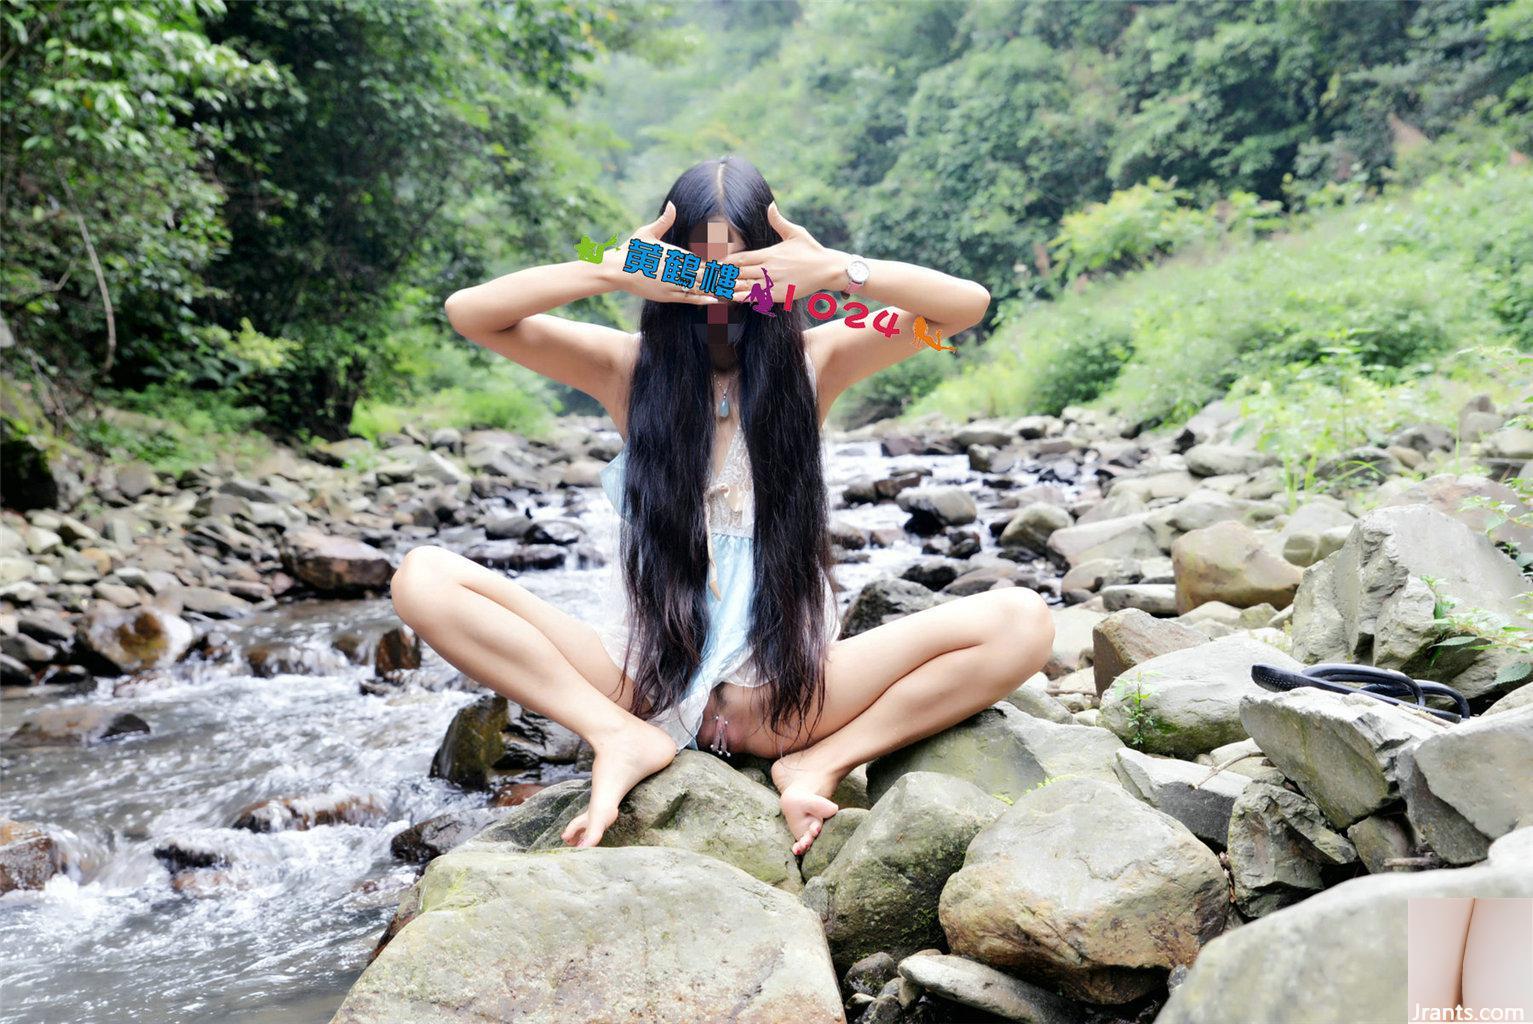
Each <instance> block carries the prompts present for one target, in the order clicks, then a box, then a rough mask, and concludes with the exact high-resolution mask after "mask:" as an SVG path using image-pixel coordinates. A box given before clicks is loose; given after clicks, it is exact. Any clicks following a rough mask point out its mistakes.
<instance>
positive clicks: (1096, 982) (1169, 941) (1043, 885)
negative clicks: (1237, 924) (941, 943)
mask: <svg viewBox="0 0 1533 1024" xmlns="http://www.w3.org/2000/svg"><path fill="white" fill-rule="evenodd" d="M1227 885H1228V883H1227V882H1226V881H1225V877H1224V871H1223V869H1222V868H1221V867H1220V866H1219V859H1218V858H1217V857H1216V856H1215V855H1214V853H1213V851H1211V850H1210V849H1209V848H1208V847H1207V846H1204V845H1203V844H1202V843H1201V842H1199V840H1198V839H1197V837H1196V836H1194V835H1193V834H1192V833H1191V832H1189V831H1188V830H1187V828H1186V827H1185V826H1184V825H1182V823H1181V822H1179V821H1177V820H1176V819H1175V818H1173V817H1171V816H1170V815H1169V814H1163V813H1161V812H1160V811H1157V810H1155V809H1154V808H1152V807H1149V806H1147V805H1145V804H1143V803H1141V802H1139V801H1138V800H1136V799H1135V798H1134V797H1132V796H1130V795H1129V794H1128V793H1126V792H1125V791H1124V790H1123V789H1122V788H1121V787H1119V786H1115V785H1109V784H1107V783H1104V782H1100V781H1098V780H1096V779H1086V778H1067V779H1060V780H1058V781H1057V782H1051V783H1049V784H1048V785H1046V786H1041V787H1039V788H1038V789H1035V790H1033V791H1032V792H1030V793H1027V794H1026V795H1025V796H1023V797H1022V798H1020V799H1019V800H1017V802H1016V803H1015V804H1014V805H1013V806H1012V807H1009V808H1007V810H1006V812H1005V813H1004V814H1002V815H1001V816H1000V817H999V818H998V819H996V821H995V822H994V823H993V824H991V825H990V826H988V827H987V828H985V829H984V830H983V831H981V832H980V833H979V834H978V835H976V836H975V837H974V841H973V842H971V843H970V844H969V848H968V851H967V853H966V855H965V856H964V861H963V867H962V868H961V869H960V870H959V871H958V872H957V873H956V874H954V875H953V876H952V877H951V878H949V879H948V882H947V885H946V886H944V887H943V890H942V898H941V900H940V902H939V915H940V918H941V921H942V928H943V931H944V932H946V933H947V938H948V942H949V945H950V948H951V949H952V951H953V952H954V953H957V954H959V955H961V956H966V957H968V958H970V959H973V960H978V961H979V962H981V963H985V964H989V965H990V966H992V967H996V968H999V969H1001V970H1006V971H1009V972H1011V973H1017V974H1023V975H1026V976H1028V977H1029V978H1033V979H1035V980H1039V981H1043V982H1047V983H1052V984H1058V985H1060V986H1061V987H1062V988H1063V989H1064V991H1065V993H1066V994H1067V995H1069V996H1072V997H1075V998H1079V999H1084V1000H1087V1001H1090V1002H1095V1003H1109V1004H1118V1003H1126V1002H1129V1001H1131V1000H1133V999H1137V998H1139V997H1140V996H1143V995H1145V994H1147V993H1149V992H1151V991H1153V990H1154V989H1155V988H1156V987H1157V986H1159V985H1161V984H1163V983H1164V981H1165V975H1166V971H1168V970H1169V969H1170V968H1171V967H1173V966H1175V965H1176V964H1179V963H1182V964H1188V963H1191V962H1192V961H1193V959H1194V958H1195V957H1196V956H1197V955H1198V949H1199V947H1200V946H1201V945H1202V944H1203V943H1205V942H1207V941H1208V940H1209V939H1211V938H1212V937H1213V936H1215V935H1217V934H1218V933H1219V931H1220V930H1221V929H1222V928H1223V927H1224V925H1225V921H1226V917H1227V914H1226V907H1227V906H1228V902H1229V894H1228V888H1227Z"/></svg>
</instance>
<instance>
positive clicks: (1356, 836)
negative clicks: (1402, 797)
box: [1347, 814, 1484, 874]
mask: <svg viewBox="0 0 1533 1024" xmlns="http://www.w3.org/2000/svg"><path fill="white" fill-rule="evenodd" d="M1347 839H1348V840H1350V841H1351V843H1352V846H1353V847H1354V848H1355V849H1356V850H1357V856H1358V859H1359V860H1361V861H1362V862H1363V865H1364V866H1365V867H1367V869H1368V870H1369V871H1370V872H1372V873H1373V874H1379V873H1380V872H1383V871H1393V870H1394V868H1391V867H1389V866H1388V865H1386V864H1385V863H1384V862H1385V861H1386V860H1388V859H1390V858H1391V857H1409V856H1410V855H1411V848H1412V846H1413V845H1414V843H1413V842H1412V841H1411V832H1410V826H1409V824H1408V823H1407V822H1406V821H1405V817H1404V815H1400V814H1370V815H1369V816H1368V817H1366V818H1364V819H1362V820H1361V821H1358V822H1356V823H1355V824H1352V825H1349V826H1348V827H1347ZM1477 859H1481V860H1483V859H1484V858H1483V857H1480V858H1477Z"/></svg>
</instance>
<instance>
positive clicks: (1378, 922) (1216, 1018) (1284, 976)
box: [1156, 828, 1533, 1024]
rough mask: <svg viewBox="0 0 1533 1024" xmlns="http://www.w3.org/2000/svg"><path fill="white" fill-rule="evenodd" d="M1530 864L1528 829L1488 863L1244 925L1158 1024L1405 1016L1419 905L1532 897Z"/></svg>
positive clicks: (1494, 851)
mask: <svg viewBox="0 0 1533 1024" xmlns="http://www.w3.org/2000/svg"><path fill="white" fill-rule="evenodd" d="M1530 861H1533V828H1522V829H1518V830H1517V831H1515V832H1512V833H1510V834H1509V835H1506V836H1503V837H1501V838H1500V839H1498V840H1497V841H1496V843H1495V845H1494V846H1492V847H1491V850H1490V859H1489V861H1488V862H1486V863H1484V864H1480V865H1477V866H1475V867H1471V868H1461V869H1451V868H1445V869H1440V870H1433V871H1417V872H1392V873H1389V874H1380V875H1367V876H1363V877H1359V878H1354V879H1350V880H1348V881H1345V882H1342V883H1340V884H1339V885H1336V886H1334V887H1332V888H1330V889H1327V890H1326V891H1325V892H1321V893H1317V894H1315V895H1314V896H1311V897H1309V898H1308V899H1306V900H1303V901H1301V902H1300V903H1298V904H1295V905H1294V906H1292V907H1288V908H1286V909H1284V910H1283V911H1281V912H1279V913H1275V914H1269V915H1268V916H1266V917H1263V918H1261V919H1259V920H1256V921H1252V922H1250V923H1249V924H1244V925H1241V926H1240V927H1239V928H1235V929H1233V930H1231V931H1229V932H1228V933H1227V934H1225V935H1223V936H1220V937H1219V938H1216V939H1214V940H1213V941H1212V942H1210V943H1209V944H1208V945H1207V946H1206V947H1204V949H1203V952H1202V953H1201V954H1200V955H1199V956H1198V959H1197V962H1196V963H1195V964H1193V965H1192V969H1191V971H1190V972H1189V973H1188V975H1187V979H1186V980H1185V981H1184V982H1183V983H1182V984H1181V985H1179V986H1177V988H1176V989H1175V990H1174V991H1173V992H1172V993H1171V998H1170V999H1169V1000H1168V1001H1167V1003H1166V1005H1165V1007H1164V1009H1162V1010H1161V1012H1160V1015H1159V1016H1158V1017H1157V1018H1156V1022H1157V1024H1229V1022H1230V1021H1240V1020H1246V1019H1248V1018H1249V1017H1250V1013H1251V1008H1252V1007H1258V1006H1259V1007H1263V1008H1264V1009H1265V1011H1266V1016H1265V1019H1264V1024H1335V1022H1337V1021H1375V1020H1377V1021H1385V1020H1406V1019H1408V1018H1409V1016H1410V1007H1409V1005H1408V1003H1407V991H1408V986H1407V979H1406V970H1407V965H1408V963H1409V958H1408V957H1407V955H1406V942H1407V936H1408V934H1409V932H1408V929H1407V927H1406V915H1407V910H1408V907H1409V903H1410V900H1412V899H1430V898H1443V897H1459V898H1462V897H1475V898H1479V899H1495V898H1520V899H1527V898H1529V897H1533V873H1530V872H1529V871H1528V870H1527V865H1528V863H1529V862H1530ZM1321 981H1323V983H1320V982H1321Z"/></svg>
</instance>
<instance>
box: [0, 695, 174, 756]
mask: <svg viewBox="0 0 1533 1024" xmlns="http://www.w3.org/2000/svg"><path fill="white" fill-rule="evenodd" d="M147 732H149V723H148V722H146V721H144V720H143V719H142V718H140V717H138V716H137V715H135V714H132V713H131V712H127V711H118V710H115V709H113V708H106V707H101V706H99V705H95V704H74V705H69V706H66V707H53V708H41V709H39V710H37V711H34V712H32V714H31V715H30V716H29V717H28V718H27V720H26V721H24V722H22V723H21V726H20V728H18V729H17V730H16V731H15V732H13V733H12V734H11V737H10V739H9V740H7V742H8V743H9V744H10V745H11V746H15V747H43V746H58V747H70V746H75V747H92V746H95V745H96V744H98V743H104V742H106V741H107V740H113V739H118V738H120V737H124V736H131V735H135V734H138V733H147Z"/></svg>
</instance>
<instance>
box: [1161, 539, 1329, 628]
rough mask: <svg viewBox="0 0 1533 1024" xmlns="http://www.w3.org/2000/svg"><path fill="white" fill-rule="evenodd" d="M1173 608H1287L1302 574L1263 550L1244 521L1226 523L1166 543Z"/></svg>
mask: <svg viewBox="0 0 1533 1024" xmlns="http://www.w3.org/2000/svg"><path fill="white" fill-rule="evenodd" d="M1171 564H1172V566H1173V567H1174V568H1175V571H1176V608H1177V611H1178V612H1182V613H1186V612H1189V611H1191V610H1192V609H1194V608H1196V607H1197V606H1198V605H1200V604H1203V603H1204V602H1205V601H1223V602H1224V603H1225V604H1228V605H1232V606H1234V607H1236V608H1249V607H1251V606H1252V605H1258V604H1270V605H1272V606H1273V607H1274V608H1280V609H1281V608H1287V607H1288V606H1289V604H1291V603H1292V602H1293V595H1294V591H1296V590H1298V588H1299V580H1300V578H1301V576H1302V575H1303V573H1302V572H1301V570H1300V569H1299V567H1298V566H1296V565H1293V564H1292V563H1291V562H1288V561H1287V560H1285V559H1282V558H1279V557H1278V556H1277V555H1275V554H1273V553H1272V552H1271V551H1269V550H1268V549H1267V546H1266V545H1265V544H1263V543H1262V539H1261V538H1260V537H1258V536H1257V535H1256V532H1255V531H1254V530H1252V529H1251V528H1250V527H1249V526H1246V525H1245V524H1244V523H1239V522H1235V521H1233V520H1226V521H1224V522H1219V523H1215V524H1214V525H1212V526H1208V527H1205V528H1203V529H1201V530H1193V531H1192V532H1191V533H1187V534H1183V535H1182V536H1180V537H1178V538H1177V539H1176V541H1175V543H1173V544H1172V545H1171Z"/></svg>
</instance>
